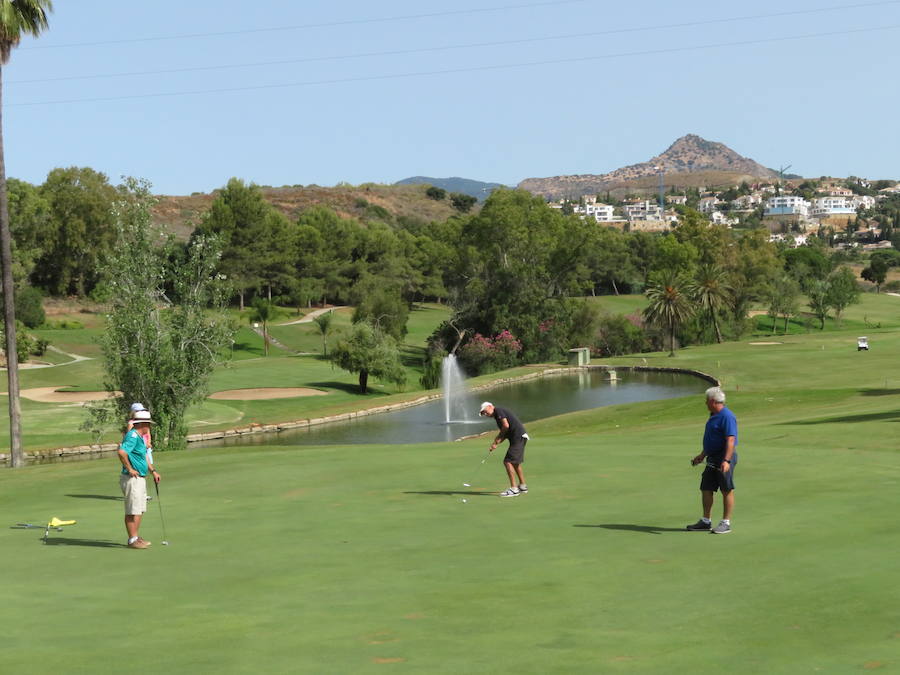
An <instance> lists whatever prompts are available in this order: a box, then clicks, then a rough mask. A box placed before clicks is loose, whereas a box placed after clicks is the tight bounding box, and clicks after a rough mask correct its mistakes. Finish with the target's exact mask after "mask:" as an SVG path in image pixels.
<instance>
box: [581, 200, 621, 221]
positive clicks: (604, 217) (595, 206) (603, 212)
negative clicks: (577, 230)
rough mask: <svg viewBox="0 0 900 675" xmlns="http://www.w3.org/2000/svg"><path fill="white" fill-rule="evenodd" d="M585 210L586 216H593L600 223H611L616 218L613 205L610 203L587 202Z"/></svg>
mask: <svg viewBox="0 0 900 675" xmlns="http://www.w3.org/2000/svg"><path fill="white" fill-rule="evenodd" d="M584 212H585V215H586V216H593V218H594V220H596V221H597V222H598V223H611V222H612V221H613V220H614V218H613V207H612V206H611V205H609V204H599V203H592V204H587V205H586V206H585V207H584Z"/></svg>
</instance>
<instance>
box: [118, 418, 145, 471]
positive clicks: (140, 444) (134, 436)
mask: <svg viewBox="0 0 900 675" xmlns="http://www.w3.org/2000/svg"><path fill="white" fill-rule="evenodd" d="M119 447H120V448H121V449H122V450H124V451H125V453H126V454H127V455H128V461H129V462H131V466H132V468H133V469H134V470H135V471H137V472H138V474H140V475H141V476H146V475H147V471H148V470H149V468H150V467H149V466H148V465H147V445H146V444H145V443H144V438H143V437H142V436H141V435H140V434H139V433H138V432H137V430H136V429H129V430H128V433H127V434H125V438H123V439H122V445H120V446H119ZM122 473H124V474H125V475H126V476H127V475H128V470H127V469H126V468H125V467H124V466H123V467H122Z"/></svg>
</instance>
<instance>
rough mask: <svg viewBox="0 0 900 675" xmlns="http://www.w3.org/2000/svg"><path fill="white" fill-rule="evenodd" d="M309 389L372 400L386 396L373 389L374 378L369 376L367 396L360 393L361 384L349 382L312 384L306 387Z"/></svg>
mask: <svg viewBox="0 0 900 675" xmlns="http://www.w3.org/2000/svg"><path fill="white" fill-rule="evenodd" d="M306 386H307V387H315V388H316V389H337V390H339V391H343V392H346V393H348V394H357V395H359V396H366V397H370V398H375V397H376V396H385V395H386V394H384V393H382V392H380V391H376V390H374V389H372V377H371V376H369V391H368V392H367V393H365V394H360V393H359V383H358V382H354V383H349V382H310V383H308V384H307V385H306Z"/></svg>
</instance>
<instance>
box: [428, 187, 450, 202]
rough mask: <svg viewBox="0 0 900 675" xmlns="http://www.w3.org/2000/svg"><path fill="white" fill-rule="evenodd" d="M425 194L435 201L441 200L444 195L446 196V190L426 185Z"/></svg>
mask: <svg viewBox="0 0 900 675" xmlns="http://www.w3.org/2000/svg"><path fill="white" fill-rule="evenodd" d="M425 195H426V196H427V197H428V198H429V199H434V200H435V201H438V202H439V201H441V200H442V199H444V197H446V196H447V191H446V190H444V189H443V188H439V187H435V186H434V185H430V186H428V189H427V190H425Z"/></svg>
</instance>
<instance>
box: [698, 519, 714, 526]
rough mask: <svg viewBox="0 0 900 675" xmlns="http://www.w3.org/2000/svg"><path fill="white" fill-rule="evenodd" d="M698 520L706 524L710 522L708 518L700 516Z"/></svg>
mask: <svg viewBox="0 0 900 675" xmlns="http://www.w3.org/2000/svg"><path fill="white" fill-rule="evenodd" d="M700 520H702V521H703V522H704V523H706V524H707V525H709V524H710V523H711V522H712V521H711V520H710V519H709V518H701V519H700Z"/></svg>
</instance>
